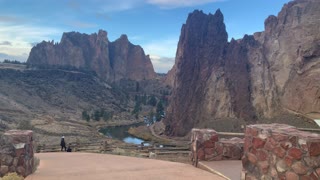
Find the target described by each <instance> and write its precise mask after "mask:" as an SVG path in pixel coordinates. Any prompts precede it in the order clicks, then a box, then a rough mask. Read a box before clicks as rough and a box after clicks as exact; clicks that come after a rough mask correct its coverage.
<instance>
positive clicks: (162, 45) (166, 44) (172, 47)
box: [141, 37, 179, 57]
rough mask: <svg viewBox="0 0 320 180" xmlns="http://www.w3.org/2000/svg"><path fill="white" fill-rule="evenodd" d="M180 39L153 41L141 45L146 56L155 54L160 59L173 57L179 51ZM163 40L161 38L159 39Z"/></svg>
mask: <svg viewBox="0 0 320 180" xmlns="http://www.w3.org/2000/svg"><path fill="white" fill-rule="evenodd" d="M178 38H179V37H176V38H167V39H165V38H164V39H163V40H161V41H152V42H149V43H146V44H141V46H142V47H143V49H144V51H145V52H146V54H153V55H156V56H159V57H173V56H175V54H176V51H177V45H178ZM159 39H161V38H159Z"/></svg>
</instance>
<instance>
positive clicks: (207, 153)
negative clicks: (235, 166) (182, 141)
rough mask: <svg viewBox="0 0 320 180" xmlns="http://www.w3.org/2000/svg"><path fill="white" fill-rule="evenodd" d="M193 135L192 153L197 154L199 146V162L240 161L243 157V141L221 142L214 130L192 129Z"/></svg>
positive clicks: (232, 139)
mask: <svg viewBox="0 0 320 180" xmlns="http://www.w3.org/2000/svg"><path fill="white" fill-rule="evenodd" d="M191 133H192V135H191V143H192V145H191V151H192V154H195V153H196V152H195V151H196V146H197V154H198V159H199V160H205V161H219V160H240V159H241V157H242V155H243V144H244V140H243V139H240V138H237V137H235V138H231V139H224V138H222V139H220V140H219V136H218V133H217V132H216V131H215V130H212V129H192V132H191ZM196 142H197V143H196Z"/></svg>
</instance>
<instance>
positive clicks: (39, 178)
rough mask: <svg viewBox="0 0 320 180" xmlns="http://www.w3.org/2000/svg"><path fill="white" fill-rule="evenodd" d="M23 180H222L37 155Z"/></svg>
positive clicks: (190, 171) (196, 172)
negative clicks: (36, 163)
mask: <svg viewBox="0 0 320 180" xmlns="http://www.w3.org/2000/svg"><path fill="white" fill-rule="evenodd" d="M36 156H37V157H38V158H40V166H39V167H38V170H37V171H36V172H35V173H34V174H32V175H30V176H28V177H27V178H26V180H66V179H68V180H88V179H90V180H108V179H112V180H113V179H114V180H126V179H128V180H135V179H137V180H149V179H150V180H178V179H181V180H194V179H201V180H222V179H224V178H221V177H219V176H217V175H214V174H212V173H209V172H206V171H204V170H201V169H198V168H194V167H193V166H191V165H188V164H182V163H174V162H167V161H160V160H152V159H143V158H134V157H125V156H115V155H108V154H93V153H64V152H59V153H40V154H36Z"/></svg>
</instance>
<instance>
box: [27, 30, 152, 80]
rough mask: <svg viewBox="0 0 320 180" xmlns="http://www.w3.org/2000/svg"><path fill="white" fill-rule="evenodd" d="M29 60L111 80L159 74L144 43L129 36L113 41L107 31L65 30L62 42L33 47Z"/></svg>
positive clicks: (32, 62)
mask: <svg viewBox="0 0 320 180" xmlns="http://www.w3.org/2000/svg"><path fill="white" fill-rule="evenodd" d="M27 63H28V64H29V65H31V66H36V67H44V66H50V67H51V66H58V67H72V68H78V69H83V70H88V71H94V72H95V73H96V74H97V75H98V76H99V77H100V78H102V79H105V80H107V81H117V80H120V79H122V78H128V79H132V80H142V79H152V78H154V77H155V76H156V74H155V72H154V69H153V66H152V63H151V60H150V58H148V56H145V54H144V51H143V49H142V48H141V47H140V46H136V45H133V44H131V43H130V42H129V41H128V39H127V37H126V36H122V37H121V38H120V39H118V40H116V41H115V42H111V43H110V42H109V40H108V38H107V32H106V31H103V30H99V32H98V34H96V33H94V34H91V35H87V34H81V33H78V32H69V33H64V34H63V36H62V38H61V41H60V43H54V42H45V41H43V42H42V43H40V44H37V45H36V46H35V47H33V48H32V50H31V52H30V55H29V58H28V60H27Z"/></svg>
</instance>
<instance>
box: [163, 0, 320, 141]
mask: <svg viewBox="0 0 320 180" xmlns="http://www.w3.org/2000/svg"><path fill="white" fill-rule="evenodd" d="M319 12H320V1H318V0H296V1H292V2H289V3H288V4H286V5H284V7H283V8H282V10H281V12H280V13H279V14H278V16H270V17H268V18H267V19H266V21H265V31H263V32H258V33H255V34H254V35H245V36H244V37H243V38H242V39H239V40H234V39H232V40H231V41H230V42H228V35H227V32H226V29H225V24H224V22H223V19H224V18H223V15H222V13H221V11H220V10H217V12H216V13H215V14H214V15H212V14H209V15H207V14H204V13H203V12H202V11H197V10H196V11H194V12H193V13H191V14H189V17H188V19H187V22H186V24H184V25H183V26H182V29H181V35H180V40H179V44H178V49H177V55H176V62H175V65H174V67H173V69H172V70H171V71H170V72H169V74H168V77H169V78H167V83H169V84H172V85H173V93H172V98H171V104H170V106H169V107H168V109H167V118H166V124H167V132H168V134H171V135H179V136H180V135H185V134H186V133H188V132H189V131H190V129H191V128H192V127H195V126H198V125H199V124H200V123H202V122H205V121H211V120H212V119H219V118H234V119H244V120H246V121H247V122H253V121H256V120H258V119H259V118H272V117H275V116H277V115H279V114H281V113H287V112H295V113H299V114H303V115H308V114H312V113H313V114H320V79H319V77H320V71H319V69H320V35H319V32H318V31H319V28H320V27H319V26H320V25H319V24H320V13H319Z"/></svg>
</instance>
